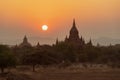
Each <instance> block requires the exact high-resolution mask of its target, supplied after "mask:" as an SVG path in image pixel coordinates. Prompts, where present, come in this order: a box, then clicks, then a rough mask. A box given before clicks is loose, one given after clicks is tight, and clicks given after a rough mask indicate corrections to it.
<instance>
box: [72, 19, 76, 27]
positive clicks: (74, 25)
mask: <svg viewBox="0 0 120 80" xmlns="http://www.w3.org/2000/svg"><path fill="white" fill-rule="evenodd" d="M73 27H76V24H75V19H73Z"/></svg>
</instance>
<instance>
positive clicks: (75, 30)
mask: <svg viewBox="0 0 120 80" xmlns="http://www.w3.org/2000/svg"><path fill="white" fill-rule="evenodd" d="M78 34H79V33H78V30H77V28H76V23H75V19H73V25H72V28H71V30H70V36H72V37H73V36H77V37H78Z"/></svg>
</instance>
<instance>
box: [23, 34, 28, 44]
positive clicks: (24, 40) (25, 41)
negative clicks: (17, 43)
mask: <svg viewBox="0 0 120 80" xmlns="http://www.w3.org/2000/svg"><path fill="white" fill-rule="evenodd" d="M23 43H28V40H27V37H26V35H25V36H24V39H23Z"/></svg>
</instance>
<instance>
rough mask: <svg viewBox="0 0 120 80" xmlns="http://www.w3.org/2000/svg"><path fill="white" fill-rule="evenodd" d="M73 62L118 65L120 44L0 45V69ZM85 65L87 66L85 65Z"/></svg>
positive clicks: (119, 64)
mask: <svg viewBox="0 0 120 80" xmlns="http://www.w3.org/2000/svg"><path fill="white" fill-rule="evenodd" d="M74 63H78V64H79V63H81V64H84V66H85V64H91V66H92V64H103V65H108V66H110V67H112V68H115V67H117V68H119V67H120V45H114V46H108V47H100V46H89V45H87V46H84V48H82V49H75V48H74V47H72V46H71V45H67V44H64V43H59V44H58V45H53V46H48V45H44V46H37V47H21V48H17V47H8V46H7V45H0V69H1V72H2V73H3V72H4V69H5V68H10V67H15V65H30V66H32V67H33V71H35V67H36V66H37V65H42V66H44V67H47V66H49V65H58V66H59V67H66V66H69V65H72V64H74ZM86 67H87V66H86Z"/></svg>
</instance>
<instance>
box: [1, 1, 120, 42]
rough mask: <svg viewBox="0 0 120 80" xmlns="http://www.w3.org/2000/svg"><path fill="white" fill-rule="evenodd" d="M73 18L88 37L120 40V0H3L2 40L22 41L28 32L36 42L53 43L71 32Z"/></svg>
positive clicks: (80, 33) (85, 36)
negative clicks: (43, 29) (42, 28)
mask: <svg viewBox="0 0 120 80" xmlns="http://www.w3.org/2000/svg"><path fill="white" fill-rule="evenodd" d="M73 18H75V19H76V24H77V28H78V30H79V35H80V36H81V35H82V36H83V37H84V38H85V39H86V40H88V39H89V38H92V39H96V38H102V37H105V38H113V39H120V0H0V43H6V44H19V43H20V42H21V41H22V39H23V37H24V35H27V36H28V38H29V41H30V42H31V43H32V44H36V43H37V42H38V41H39V42H40V43H41V44H44V43H47V44H52V43H54V42H55V39H56V38H57V37H58V38H59V39H60V40H63V39H64V38H65V36H66V35H68V34H69V30H70V28H71V27H72V20H73ZM43 24H46V25H48V26H49V29H48V31H42V30H41V26H42V25H43Z"/></svg>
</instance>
